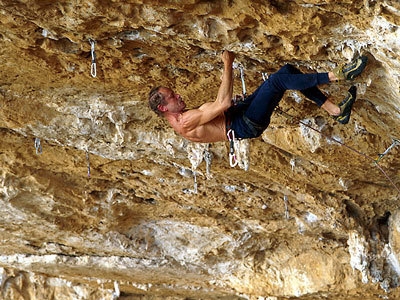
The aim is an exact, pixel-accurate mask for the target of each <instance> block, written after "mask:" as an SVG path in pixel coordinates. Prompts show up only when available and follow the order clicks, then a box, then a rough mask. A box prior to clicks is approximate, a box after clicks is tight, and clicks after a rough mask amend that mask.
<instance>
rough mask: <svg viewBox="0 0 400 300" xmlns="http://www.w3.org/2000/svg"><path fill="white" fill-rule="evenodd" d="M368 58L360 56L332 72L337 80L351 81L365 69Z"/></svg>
mask: <svg viewBox="0 0 400 300" xmlns="http://www.w3.org/2000/svg"><path fill="white" fill-rule="evenodd" d="M367 61H368V58H367V57H366V56H360V57H358V58H356V59H354V60H353V61H351V62H350V63H348V64H346V65H341V66H338V67H337V68H335V69H334V70H333V71H332V72H333V74H335V76H336V77H337V78H338V79H339V80H353V79H354V78H356V77H357V76H358V75H360V74H361V72H362V71H363V70H364V69H365V66H366V65H367Z"/></svg>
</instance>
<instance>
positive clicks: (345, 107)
mask: <svg viewBox="0 0 400 300" xmlns="http://www.w3.org/2000/svg"><path fill="white" fill-rule="evenodd" d="M356 96H357V88H356V87H355V86H354V85H353V86H352V87H351V88H350V89H349V91H348V93H347V96H346V98H344V100H343V101H342V102H340V104H339V107H340V115H338V116H332V118H333V119H335V120H336V121H338V122H339V123H342V124H347V123H348V122H349V120H350V114H351V108H352V107H353V103H354V101H355V100H356Z"/></svg>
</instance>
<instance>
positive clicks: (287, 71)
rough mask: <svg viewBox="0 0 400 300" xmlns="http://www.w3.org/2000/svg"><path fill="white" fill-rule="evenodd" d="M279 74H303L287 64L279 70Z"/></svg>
mask: <svg viewBox="0 0 400 300" xmlns="http://www.w3.org/2000/svg"><path fill="white" fill-rule="evenodd" d="M277 73H281V74H302V73H301V71H300V70H299V69H297V68H296V67H295V66H293V65H292V64H286V65H284V66H283V67H282V68H280V69H279V71H278V72H277Z"/></svg>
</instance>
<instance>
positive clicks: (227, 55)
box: [182, 51, 235, 130]
mask: <svg viewBox="0 0 400 300" xmlns="http://www.w3.org/2000/svg"><path fill="white" fill-rule="evenodd" d="M221 58H222V61H223V62H224V71H223V74H222V82H221V85H220V87H219V89H218V94H217V99H216V100H215V101H214V102H210V103H205V104H203V105H202V106H200V107H199V108H198V109H193V110H189V111H186V112H185V113H184V114H183V118H182V124H183V127H184V128H186V129H189V130H193V129H194V128H196V127H197V126H201V125H203V124H205V123H208V122H210V121H211V120H213V119H215V118H216V117H217V116H219V115H221V114H223V113H224V111H226V110H227V109H228V108H229V107H231V105H232V94H233V70H232V64H233V61H234V59H235V55H234V54H233V53H232V52H229V51H224V52H223V53H222V55H221Z"/></svg>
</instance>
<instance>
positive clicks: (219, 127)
mask: <svg viewBox="0 0 400 300" xmlns="http://www.w3.org/2000/svg"><path fill="white" fill-rule="evenodd" d="M185 113H187V112H183V113H182V114H180V115H179V116H178V117H177V118H171V119H168V122H169V123H170V125H171V126H172V128H173V129H174V130H175V131H176V132H177V133H178V134H180V135H182V136H183V137H184V138H186V139H188V140H190V141H192V142H198V143H213V142H219V141H225V140H227V137H226V120H225V116H224V115H223V114H222V115H219V116H218V117H216V118H214V119H213V120H211V121H210V122H208V123H206V124H203V125H200V126H198V127H196V128H195V129H193V130H187V129H186V128H185V127H184V126H183V118H184V114H185Z"/></svg>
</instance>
